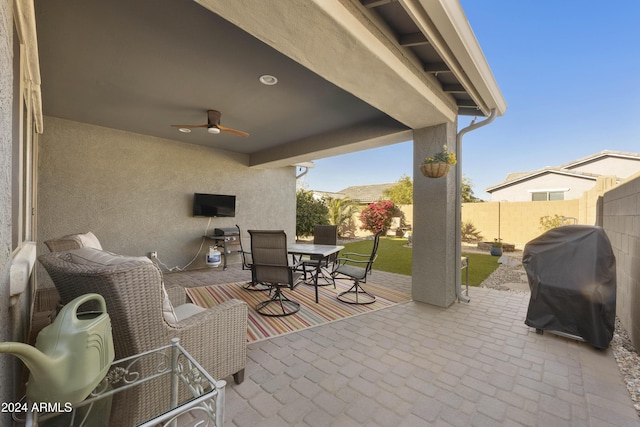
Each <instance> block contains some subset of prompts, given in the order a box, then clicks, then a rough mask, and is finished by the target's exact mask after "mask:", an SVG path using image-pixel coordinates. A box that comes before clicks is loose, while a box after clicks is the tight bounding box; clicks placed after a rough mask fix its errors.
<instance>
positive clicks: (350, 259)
mask: <svg viewBox="0 0 640 427" xmlns="http://www.w3.org/2000/svg"><path fill="white" fill-rule="evenodd" d="M381 234H382V230H380V231H378V232H377V233H376V234H375V236H374V237H373V247H372V248H371V253H370V254H359V253H355V252H346V253H344V254H342V255H343V256H341V257H339V258H337V259H336V261H335V267H334V269H333V272H332V273H331V274H332V276H333V277H334V279H335V278H336V276H345V277H347V278H348V279H350V280H353V286H352V287H351V288H349V290H347V291H344V292H340V293H339V294H338V300H340V301H342V302H346V303H348V304H372V303H374V302H375V301H376V296H375V295H373V294H370V293H369V292H367V291H365V290H364V289H362V286H360V284H361V283H366V282H367V275H368V274H370V273H371V267H372V266H373V263H374V261H375V260H376V258H377V252H378V243H379V242H380V235H381Z"/></svg>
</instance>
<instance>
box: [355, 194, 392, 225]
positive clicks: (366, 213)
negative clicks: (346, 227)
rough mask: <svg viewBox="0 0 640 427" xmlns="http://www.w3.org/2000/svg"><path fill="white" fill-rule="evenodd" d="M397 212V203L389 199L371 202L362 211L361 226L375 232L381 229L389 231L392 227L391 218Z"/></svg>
mask: <svg viewBox="0 0 640 427" xmlns="http://www.w3.org/2000/svg"><path fill="white" fill-rule="evenodd" d="M396 212H397V207H396V205H395V204H394V203H393V202H391V201H389V200H381V201H378V202H374V203H369V205H368V206H367V207H366V208H364V209H363V210H362V212H361V213H360V222H362V226H360V228H361V229H363V230H369V231H371V232H373V233H377V232H378V231H380V230H383V231H387V230H388V229H389V227H391V219H392V218H393V216H394V215H395V214H396Z"/></svg>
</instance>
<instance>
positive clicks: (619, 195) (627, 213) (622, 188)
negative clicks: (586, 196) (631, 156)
mask: <svg viewBox="0 0 640 427" xmlns="http://www.w3.org/2000/svg"><path fill="white" fill-rule="evenodd" d="M602 224H603V227H604V229H605V231H606V232H607V235H608V236H609V239H610V240H611V246H612V247H613V252H614V254H615V256H616V274H617V296H616V300H617V304H616V315H617V316H618V318H619V319H620V321H621V322H622V324H623V325H624V328H625V329H626V331H627V332H628V333H629V336H630V337H631V341H632V342H633V345H634V346H635V348H636V349H640V174H637V175H636V176H634V177H633V178H629V179H628V180H627V181H626V182H624V183H622V184H621V185H619V186H617V187H616V188H614V189H612V190H610V191H608V192H606V193H605V194H604V198H603V218H602Z"/></svg>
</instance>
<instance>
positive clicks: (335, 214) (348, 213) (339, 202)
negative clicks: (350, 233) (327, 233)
mask: <svg viewBox="0 0 640 427" xmlns="http://www.w3.org/2000/svg"><path fill="white" fill-rule="evenodd" d="M324 202H325V204H326V205H327V208H328V209H329V223H330V224H332V225H337V226H338V235H339V236H342V235H344V232H345V229H344V228H345V227H346V226H347V225H348V224H349V221H351V218H352V217H353V214H355V213H356V211H357V207H356V205H355V203H354V202H353V200H351V199H349V198H348V197H345V198H343V199H334V198H331V197H327V198H326V199H324Z"/></svg>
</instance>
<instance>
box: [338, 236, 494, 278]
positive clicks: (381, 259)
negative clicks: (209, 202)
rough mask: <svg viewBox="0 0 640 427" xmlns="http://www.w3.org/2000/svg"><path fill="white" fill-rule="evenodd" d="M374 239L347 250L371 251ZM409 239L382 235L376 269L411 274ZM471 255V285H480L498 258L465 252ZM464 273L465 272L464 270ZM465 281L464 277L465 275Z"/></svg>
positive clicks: (349, 247) (351, 246)
mask: <svg viewBox="0 0 640 427" xmlns="http://www.w3.org/2000/svg"><path fill="white" fill-rule="evenodd" d="M372 244H373V241H372V240H361V241H358V242H353V243H347V244H345V245H344V247H345V248H344V250H342V251H341V253H345V252H357V253H371V245H372ZM406 244H407V239H403V238H398V237H382V238H381V239H380V246H379V247H378V258H377V259H376V262H375V263H374V264H373V269H374V270H380V271H387V272H389V273H398V274H406V275H408V276H410V275H411V255H412V252H413V250H412V249H411V248H407V247H405V245H406ZM463 256H467V257H469V286H478V285H479V284H480V283H482V281H483V280H484V279H486V278H487V276H489V274H491V273H492V272H493V270H495V269H496V268H498V258H497V257H494V256H491V255H484V254H475V253H469V254H466V253H463ZM463 273H464V272H463ZM463 281H464V277H463Z"/></svg>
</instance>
